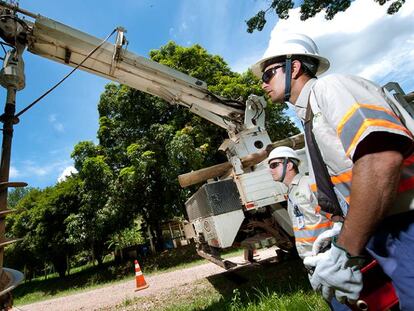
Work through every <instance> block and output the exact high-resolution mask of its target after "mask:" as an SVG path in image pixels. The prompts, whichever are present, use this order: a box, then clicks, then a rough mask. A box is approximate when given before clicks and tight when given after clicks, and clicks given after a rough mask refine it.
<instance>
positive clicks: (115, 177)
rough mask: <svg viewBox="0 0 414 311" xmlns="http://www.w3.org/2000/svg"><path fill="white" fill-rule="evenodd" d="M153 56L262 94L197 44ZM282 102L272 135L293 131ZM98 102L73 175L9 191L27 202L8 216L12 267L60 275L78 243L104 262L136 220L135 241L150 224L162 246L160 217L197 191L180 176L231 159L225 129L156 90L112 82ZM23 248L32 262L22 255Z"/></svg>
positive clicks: (176, 213)
mask: <svg viewBox="0 0 414 311" xmlns="http://www.w3.org/2000/svg"><path fill="white" fill-rule="evenodd" d="M150 57H151V58H152V59H153V60H154V61H157V62H159V63H162V64H165V65H168V66H170V67H172V68H175V69H177V70H179V71H181V72H184V73H186V74H189V75H191V76H193V77H195V78H198V79H201V80H204V81H206V82H207V83H208V87H209V90H210V91H212V92H213V93H215V94H217V95H221V96H225V97H227V98H231V99H237V100H246V99H247V97H248V95H249V94H257V95H263V91H262V90H261V88H260V81H259V80H258V79H257V78H256V77H255V76H254V75H253V74H252V73H251V71H247V72H245V73H243V74H240V73H236V72H233V71H231V69H230V67H229V66H228V65H227V64H226V62H225V61H224V60H223V59H222V58H221V57H220V56H218V55H211V54H209V53H208V52H207V51H206V50H205V49H204V48H202V47H201V46H199V45H193V46H191V47H182V46H179V45H177V44H176V43H174V42H169V43H167V44H166V45H165V46H163V47H161V48H160V49H158V50H153V51H151V53H150ZM285 109H286V106H285V105H276V104H273V103H268V106H267V107H266V114H267V118H266V119H267V120H266V127H267V130H268V132H269V134H270V137H271V139H272V140H278V139H282V138H285V137H287V136H291V135H294V134H296V133H298V129H297V128H296V127H295V126H294V124H293V123H292V122H291V120H290V119H289V118H288V117H287V116H286V115H284V110H285ZM98 111H99V129H98V133H97V136H98V143H93V142H91V141H82V142H79V143H78V144H77V145H76V146H75V147H74V150H73V152H72V158H73V160H74V163H75V167H76V169H77V171H78V173H77V174H75V175H73V176H72V177H69V178H68V179H67V180H65V181H63V182H60V183H58V184H56V185H55V186H53V187H49V188H46V189H44V190H39V189H32V190H30V191H29V192H28V193H27V194H26V195H25V196H24V197H23V198H22V195H21V194H20V193H14V194H13V196H12V198H13V200H12V201H11V203H12V205H13V206H16V208H19V209H23V210H24V211H23V213H21V214H17V215H13V216H12V217H10V219H8V232H10V234H12V235H13V236H16V237H24V240H23V242H21V243H19V244H15V245H13V246H12V247H10V248H9V249H8V254H11V255H10V256H8V258H10V260H12V261H13V260H14V264H15V267H16V268H19V266H20V267H21V266H22V265H26V266H27V265H30V266H32V267H39V265H42V264H44V261H47V262H49V263H52V264H53V266H54V267H55V270H56V271H58V272H59V274H60V275H61V276H63V275H64V272H65V269H66V262H68V260H64V259H65V258H68V259H70V258H71V257H73V255H74V254H79V253H81V252H87V253H88V254H89V255H90V258H91V259H92V260H95V259H96V260H97V261H98V264H100V263H102V259H103V257H104V256H105V255H106V254H107V253H109V252H110V251H113V250H114V249H115V248H116V247H118V248H119V247H121V246H122V245H124V246H125V245H128V243H127V241H126V240H125V237H128V236H131V235H134V234H136V233H137V230H138V229H137V225H136V224H137V220H139V221H138V223H139V228H140V229H139V230H141V235H140V236H139V238H138V237H137V239H135V242H136V243H138V242H140V241H142V240H143V239H144V238H145V236H146V235H147V234H148V232H149V234H150V235H151V236H152V237H154V238H155V242H156V243H155V244H156V246H157V248H158V249H162V247H163V236H162V230H161V224H162V223H163V222H164V221H168V220H170V219H172V218H175V217H184V215H185V212H184V202H185V201H186V200H187V199H188V198H189V196H190V195H191V194H192V193H194V191H196V190H197V187H196V186H193V187H190V188H187V189H182V188H181V187H180V186H179V184H178V180H177V176H178V175H179V174H182V173H186V172H188V171H191V170H197V169H200V168H203V167H207V166H211V165H214V164H217V163H220V162H223V161H226V160H227V159H226V157H225V156H224V155H223V154H221V153H220V152H219V151H218V148H219V146H220V145H221V143H222V142H223V140H224V139H225V138H228V134H227V132H226V131H225V130H223V129H222V128H220V127H218V126H216V125H214V124H212V123H210V122H208V121H207V120H204V119H202V118H200V117H198V116H197V115H195V114H192V113H190V112H189V111H188V110H186V109H185V108H183V107H180V106H176V105H170V104H169V103H167V102H165V101H164V100H162V99H160V98H158V97H155V96H152V95H149V94H146V93H144V92H141V91H137V90H135V89H132V88H129V87H127V86H125V85H122V84H115V83H109V84H107V85H106V86H105V90H104V92H103V93H102V94H101V97H100V102H99V105H98ZM24 257H30V258H31V260H30V263H27V262H25V263H24V262H21V261H19V258H24ZM69 261H70V260H69ZM33 269H34V268H33Z"/></svg>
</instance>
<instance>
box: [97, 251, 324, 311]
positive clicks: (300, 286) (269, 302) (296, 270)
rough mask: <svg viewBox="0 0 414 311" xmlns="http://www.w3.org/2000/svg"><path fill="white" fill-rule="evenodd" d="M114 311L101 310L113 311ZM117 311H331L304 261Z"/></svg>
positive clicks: (244, 270) (232, 274) (246, 272)
mask: <svg viewBox="0 0 414 311" xmlns="http://www.w3.org/2000/svg"><path fill="white" fill-rule="evenodd" d="M109 310H114V309H113V308H112V309H105V308H104V309H101V311H109ZM115 310H123V311H132V310H140V311H145V310H165V311H190V310H191V311H192V310H207V311H267V310H269V311H275V310H286V311H291V310H293V311H296V310H297V311H302V310H304V311H305V310H306V311H314V310H318V311H325V310H326V311H328V310H329V308H328V306H327V305H326V304H325V302H324V301H323V299H322V298H321V296H320V295H318V294H316V293H314V292H313V291H312V289H311V288H310V285H309V282H308V280H307V276H306V272H305V270H304V268H303V265H302V263H301V260H299V259H296V260H291V261H286V262H282V263H264V264H261V265H249V266H245V267H241V268H239V269H237V270H235V271H227V272H225V273H222V274H219V275H214V276H211V277H208V278H207V279H203V280H199V281H197V282H195V283H193V284H191V287H189V286H185V285H184V286H180V287H178V288H175V289H174V290H172V291H170V292H168V293H164V294H162V295H157V297H156V298H155V297H151V296H149V297H141V298H136V299H133V300H126V301H124V302H123V303H122V304H120V305H118V306H117V308H116V309H115Z"/></svg>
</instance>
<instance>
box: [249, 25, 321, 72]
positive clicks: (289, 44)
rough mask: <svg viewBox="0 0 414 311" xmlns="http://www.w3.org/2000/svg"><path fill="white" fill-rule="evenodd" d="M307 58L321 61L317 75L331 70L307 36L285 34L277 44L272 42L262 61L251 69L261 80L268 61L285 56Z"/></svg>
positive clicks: (281, 35) (279, 36)
mask: <svg viewBox="0 0 414 311" xmlns="http://www.w3.org/2000/svg"><path fill="white" fill-rule="evenodd" d="M288 55H291V56H295V55H298V56H307V57H311V58H314V59H317V60H318V61H319V65H318V69H317V70H316V75H317V76H318V75H320V74H322V73H324V72H325V71H326V70H328V68H329V61H328V60H327V59H326V58H325V57H322V56H319V50H318V47H317V45H316V44H315V42H313V40H312V39H311V38H309V37H308V36H306V35H303V34H298V33H285V34H280V35H278V37H277V40H276V42H271V45H270V46H269V48H268V49H267V50H266V52H265V54H264V55H263V57H262V59H261V60H259V61H258V62H257V63H256V64H254V65H253V66H252V67H251V70H252V72H253V74H254V75H255V76H256V77H258V78H261V77H262V73H263V70H264V64H265V63H266V61H268V60H270V59H272V58H277V57H283V56H288Z"/></svg>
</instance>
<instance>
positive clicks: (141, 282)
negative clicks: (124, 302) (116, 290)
mask: <svg viewBox="0 0 414 311" xmlns="http://www.w3.org/2000/svg"><path fill="white" fill-rule="evenodd" d="M135 282H136V286H137V288H136V289H135V291H139V290H141V289H146V288H147V287H148V286H149V285H148V284H147V282H145V278H144V275H143V274H142V272H141V268H140V267H139V263H138V260H135Z"/></svg>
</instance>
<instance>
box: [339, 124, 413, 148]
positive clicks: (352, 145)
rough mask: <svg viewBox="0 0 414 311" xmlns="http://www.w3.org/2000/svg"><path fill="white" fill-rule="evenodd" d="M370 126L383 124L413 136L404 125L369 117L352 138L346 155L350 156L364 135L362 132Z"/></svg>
mask: <svg viewBox="0 0 414 311" xmlns="http://www.w3.org/2000/svg"><path fill="white" fill-rule="evenodd" d="M370 126H381V127H385V128H390V129H395V130H400V131H402V132H404V133H406V134H407V135H408V136H410V137H412V136H411V133H410V132H409V131H408V130H407V129H406V128H405V127H403V126H401V125H397V124H395V123H393V122H390V121H385V120H378V119H367V120H365V121H364V123H362V125H361V127H360V128H359V130H358V132H357V133H356V134H355V136H354V139H353V140H352V143H351V145H350V146H349V148H348V150H347V151H346V155H347V156H349V154H350V153H351V151H352V149H354V148H355V146H356V144H357V143H358V140H359V138H360V137H361V136H362V134H363V133H364V132H365V130H366V129H367V128H368V127H370Z"/></svg>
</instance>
